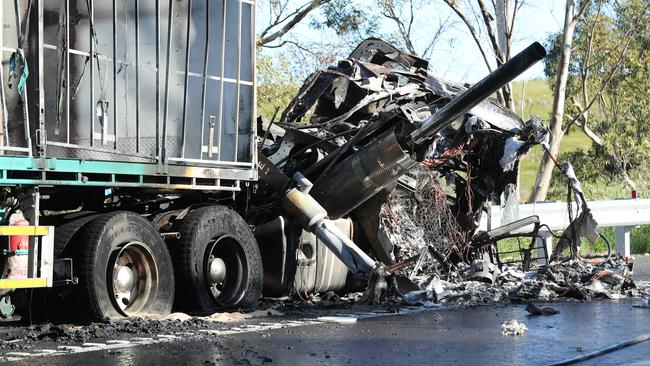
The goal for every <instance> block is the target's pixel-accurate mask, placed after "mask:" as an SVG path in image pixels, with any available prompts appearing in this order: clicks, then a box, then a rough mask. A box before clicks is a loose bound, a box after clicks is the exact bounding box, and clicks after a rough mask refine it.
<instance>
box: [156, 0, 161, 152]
mask: <svg viewBox="0 0 650 366" xmlns="http://www.w3.org/2000/svg"><path fill="white" fill-rule="evenodd" d="M156 156H157V157H158V162H160V0H156Z"/></svg>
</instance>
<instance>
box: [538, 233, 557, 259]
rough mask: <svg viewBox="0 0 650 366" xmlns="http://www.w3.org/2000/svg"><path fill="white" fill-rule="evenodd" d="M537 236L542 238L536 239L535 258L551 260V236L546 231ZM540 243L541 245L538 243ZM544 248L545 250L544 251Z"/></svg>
mask: <svg viewBox="0 0 650 366" xmlns="http://www.w3.org/2000/svg"><path fill="white" fill-rule="evenodd" d="M539 235H540V236H541V237H542V238H543V240H542V238H537V239H535V240H537V247H538V248H537V256H538V257H540V258H544V257H546V259H550V258H551V253H553V235H551V233H550V232H548V231H540V232H539ZM540 242H541V243H540ZM544 248H546V250H544Z"/></svg>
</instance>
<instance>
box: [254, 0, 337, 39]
mask: <svg viewBox="0 0 650 366" xmlns="http://www.w3.org/2000/svg"><path fill="white" fill-rule="evenodd" d="M266 1H267V4H264V3H262V5H261V6H265V5H267V6H268V16H269V22H268V24H267V25H266V26H265V27H264V28H263V29H262V30H261V31H260V32H259V34H258V36H257V47H280V46H282V45H284V44H286V43H288V42H289V41H282V42H279V43H278V44H275V45H273V46H272V45H271V44H272V43H273V42H275V41H278V40H279V39H280V38H281V37H282V36H284V35H285V34H287V33H289V31H290V30H291V29H293V28H294V27H295V26H296V25H298V23H300V22H301V21H302V20H303V19H305V17H307V15H309V14H310V13H311V12H313V11H314V10H316V9H317V8H319V7H320V6H323V5H325V4H327V3H330V2H331V1H332V0H310V1H308V2H306V3H304V4H302V5H300V6H298V7H297V8H295V9H293V10H289V4H290V3H292V1H291V0H266Z"/></svg>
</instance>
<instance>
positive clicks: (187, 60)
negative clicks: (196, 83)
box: [181, 0, 192, 158]
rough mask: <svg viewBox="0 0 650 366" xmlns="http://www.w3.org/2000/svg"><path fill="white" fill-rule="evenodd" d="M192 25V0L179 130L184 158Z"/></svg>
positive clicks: (182, 156) (188, 6) (188, 18)
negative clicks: (181, 119)
mask: <svg viewBox="0 0 650 366" xmlns="http://www.w3.org/2000/svg"><path fill="white" fill-rule="evenodd" d="M191 25H192V0H189V1H188V4H187V34H186V36H185V83H184V85H185V88H184V89H183V121H182V123H183V128H182V132H181V136H182V137H181V138H182V140H181V158H185V128H186V125H187V88H188V81H189V71H190V70H189V69H190V67H189V66H190V30H191Z"/></svg>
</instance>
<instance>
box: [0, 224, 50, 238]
mask: <svg viewBox="0 0 650 366" xmlns="http://www.w3.org/2000/svg"><path fill="white" fill-rule="evenodd" d="M49 233H50V228H49V227H48V226H0V236H4V235H29V236H43V235H48V234H49Z"/></svg>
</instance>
